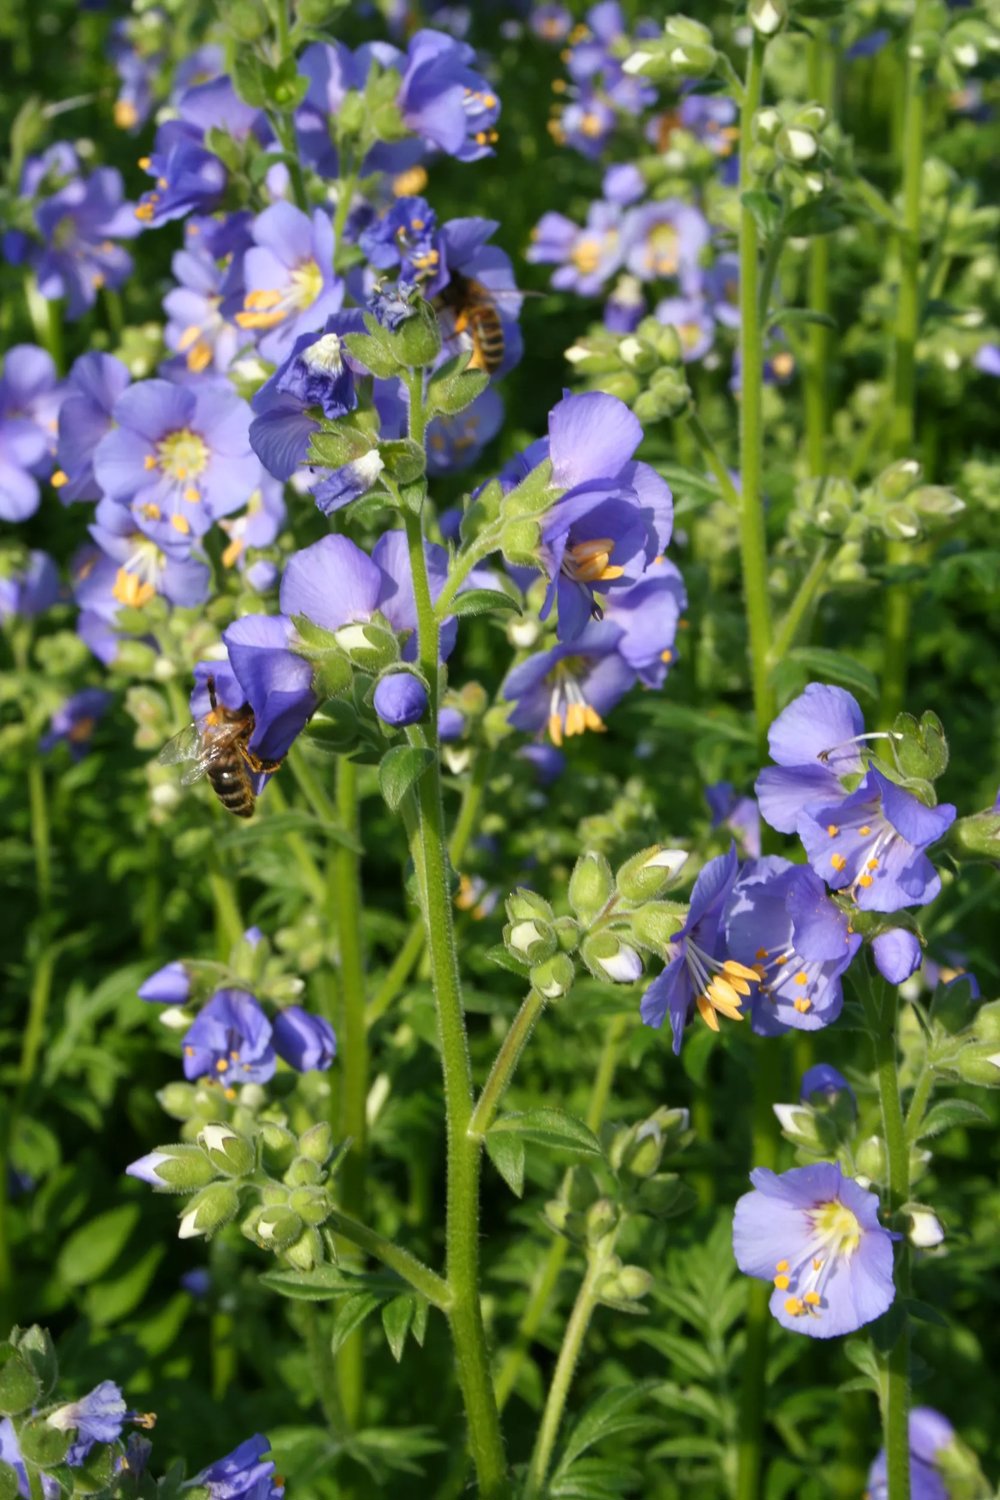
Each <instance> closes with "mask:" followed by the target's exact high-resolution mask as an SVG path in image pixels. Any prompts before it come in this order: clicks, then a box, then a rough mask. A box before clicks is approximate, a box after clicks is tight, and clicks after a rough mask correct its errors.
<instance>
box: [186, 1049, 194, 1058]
mask: <svg viewBox="0 0 1000 1500" xmlns="http://www.w3.org/2000/svg"><path fill="white" fill-rule="evenodd" d="M184 1056H185V1057H194V1048H193V1047H185V1048H184Z"/></svg>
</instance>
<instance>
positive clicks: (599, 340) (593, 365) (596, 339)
mask: <svg viewBox="0 0 1000 1500" xmlns="http://www.w3.org/2000/svg"><path fill="white" fill-rule="evenodd" d="M563 357H564V359H566V360H567V361H568V362H569V363H570V364H571V365H572V366H573V369H574V370H575V371H576V373H577V374H578V375H611V374H613V373H614V371H615V370H617V369H618V368H619V364H620V360H621V355H620V350H619V346H618V345H617V344H616V342H615V340H614V339H613V338H612V337H611V336H610V335H607V334H596V335H595V334H592V335H590V336H589V337H587V338H583V339H577V341H576V343H575V344H572V345H571V346H570V347H569V348H568V349H567V350H566V352H565V354H564V356H563Z"/></svg>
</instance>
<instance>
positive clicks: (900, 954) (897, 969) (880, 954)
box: [872, 927, 924, 984]
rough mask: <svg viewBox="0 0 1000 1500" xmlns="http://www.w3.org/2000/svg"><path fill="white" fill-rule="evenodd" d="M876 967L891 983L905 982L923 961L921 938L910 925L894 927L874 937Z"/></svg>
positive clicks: (873, 949)
mask: <svg viewBox="0 0 1000 1500" xmlns="http://www.w3.org/2000/svg"><path fill="white" fill-rule="evenodd" d="M872 957H873V958H874V960H875V967H876V968H877V969H878V971H879V973H880V974H881V975H882V978H883V979H887V980H888V981H889V983H890V984H905V982H906V980H907V979H909V977H910V975H911V974H915V973H916V972H917V970H918V969H919V968H920V965H921V964H922V963H923V959H924V950H923V949H922V948H921V946H920V939H919V938H918V937H917V935H916V933H915V932H911V931H910V929H909V928H908V927H892V928H890V929H889V931H888V932H880V933H878V934H877V935H876V936H875V937H873V938H872Z"/></svg>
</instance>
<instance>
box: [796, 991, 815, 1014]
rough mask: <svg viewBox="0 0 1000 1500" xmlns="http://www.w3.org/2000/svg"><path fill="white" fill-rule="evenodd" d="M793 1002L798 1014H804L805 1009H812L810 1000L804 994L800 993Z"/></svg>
mask: <svg viewBox="0 0 1000 1500" xmlns="http://www.w3.org/2000/svg"><path fill="white" fill-rule="evenodd" d="M793 1004H794V1007H795V1009H796V1010H797V1011H798V1013H799V1015H800V1016H804V1015H805V1013H806V1011H808V1010H812V1001H811V1000H810V999H808V997H807V996H805V995H800V996H799V997H798V999H797V1000H795V1001H793Z"/></svg>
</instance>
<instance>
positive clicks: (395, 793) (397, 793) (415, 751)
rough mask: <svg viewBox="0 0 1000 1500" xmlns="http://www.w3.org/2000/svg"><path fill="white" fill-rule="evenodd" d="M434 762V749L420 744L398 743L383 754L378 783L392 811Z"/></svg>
mask: <svg viewBox="0 0 1000 1500" xmlns="http://www.w3.org/2000/svg"><path fill="white" fill-rule="evenodd" d="M433 764H434V752H433V750H427V749H424V748H423V747H422V746H420V745H396V746H395V747H394V748H393V749H392V750H390V751H388V752H387V754H386V755H384V756H383V758H382V764H381V765H380V766H379V768H378V784H379V789H380V790H381V793H382V796H383V797H384V798H385V800H386V804H387V805H388V807H389V810H390V811H391V812H396V811H397V809H398V808H399V805H400V803H401V802H402V800H403V798H404V797H405V796H406V794H407V792H408V791H409V790H410V788H411V787H412V786H414V785H415V784H416V782H417V781H419V779H420V777H421V776H423V775H424V774H425V773H426V772H427V771H429V770H430V768H431V766H432V765H433Z"/></svg>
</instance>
